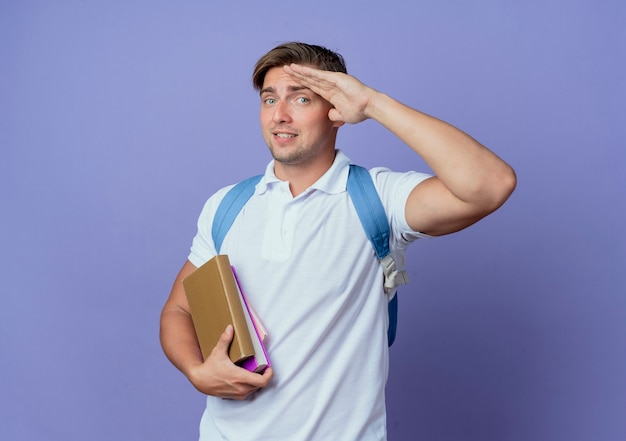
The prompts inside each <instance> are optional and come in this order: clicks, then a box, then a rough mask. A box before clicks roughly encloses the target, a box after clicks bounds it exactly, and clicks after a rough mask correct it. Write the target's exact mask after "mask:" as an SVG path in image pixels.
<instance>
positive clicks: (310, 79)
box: [283, 64, 376, 124]
mask: <svg viewBox="0 0 626 441" xmlns="http://www.w3.org/2000/svg"><path fill="white" fill-rule="evenodd" d="M283 69H284V71H285V72H286V73H287V74H289V75H290V76H291V77H292V78H294V79H295V80H296V81H298V82H299V83H300V84H301V85H302V86H304V87H307V88H309V89H311V90H312V91H313V92H315V93H316V94H318V95H320V96H321V97H322V98H324V99H325V100H326V101H328V102H330V103H331V104H332V105H333V106H334V108H333V109H331V110H330V111H329V112H328V117H329V118H330V120H331V121H342V122H345V123H349V124H356V123H359V122H361V121H363V120H365V119H367V118H369V117H370V116H371V114H370V112H371V110H372V109H371V107H372V96H373V94H375V93H376V91H375V90H374V89H372V88H370V87H367V86H366V85H365V84H363V83H361V82H360V81H359V80H357V79H356V78H355V77H353V76H350V75H347V74H344V73H341V72H329V71H324V70H319V69H314V68H312V67H308V66H301V65H298V64H291V65H289V66H284V67H283Z"/></svg>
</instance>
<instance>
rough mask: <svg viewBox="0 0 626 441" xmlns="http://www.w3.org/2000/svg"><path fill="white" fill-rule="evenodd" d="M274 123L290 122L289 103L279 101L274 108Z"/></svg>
mask: <svg viewBox="0 0 626 441" xmlns="http://www.w3.org/2000/svg"><path fill="white" fill-rule="evenodd" d="M272 119H273V120H274V122H275V123H284V122H290V121H291V114H290V112H289V103H287V102H285V101H279V102H278V103H276V106H275V107H274V115H273V118H272Z"/></svg>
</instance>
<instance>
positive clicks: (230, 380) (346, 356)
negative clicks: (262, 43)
mask: <svg viewBox="0 0 626 441" xmlns="http://www.w3.org/2000/svg"><path fill="white" fill-rule="evenodd" d="M253 83H254V86H255V88H256V89H258V90H259V91H260V96H261V110H260V116H261V128H262V132H263V137H264V138H265V141H266V143H267V145H268V147H269V149H270V152H271V154H272V156H273V158H274V159H273V161H272V162H270V163H269V165H268V166H267V168H266V171H265V175H264V177H263V178H262V179H261V181H260V183H259V184H258V185H257V187H256V190H255V193H254V195H253V196H252V197H251V199H250V200H249V201H248V202H247V204H246V205H245V207H244V209H243V210H242V211H241V213H240V214H239V216H238V217H237V219H236V220H235V222H234V223H233V225H232V227H231V229H230V230H229V233H228V234H227V236H226V238H225V240H224V242H223V245H222V248H221V250H220V253H222V254H228V255H229V258H230V260H231V263H232V264H233V265H234V266H235V267H236V268H237V274H238V276H239V279H240V281H241V283H242V285H243V286H244V289H245V291H246V293H247V296H248V297H249V300H250V302H251V303H252V304H253V305H254V308H255V309H256V311H257V313H258V314H259V316H260V317H262V320H263V323H264V324H265V326H266V328H267V329H268V331H269V334H270V337H269V341H268V345H267V346H268V352H269V356H270V359H271V360H272V366H273V367H272V368H269V369H267V370H266V371H265V373H264V374H262V375H260V374H254V373H250V372H248V371H246V370H244V369H242V368H239V367H237V366H235V365H234V364H233V363H232V362H231V361H230V359H229V358H228V355H227V350H228V346H229V343H230V341H231V340H232V336H233V331H232V328H231V327H230V326H229V327H228V328H227V329H226V330H225V331H224V333H223V334H222V336H221V339H220V340H219V341H218V342H217V344H216V346H215V348H214V349H213V352H212V353H211V355H210V356H209V357H208V358H207V359H206V360H204V361H203V359H202V356H201V353H200V350H199V348H198V342H197V340H196V336H195V333H194V328H193V324H192V321H191V317H190V314H189V305H188V303H187V300H186V298H185V293H184V289H183V286H182V283H181V281H182V279H183V278H185V277H186V276H187V275H189V274H190V273H191V272H192V271H193V270H194V269H195V268H197V267H198V266H200V265H202V264H203V263H204V262H206V261H207V260H209V259H210V258H211V257H213V256H214V255H215V254H216V250H215V246H214V244H213V240H212V238H211V225H212V221H213V216H214V214H215V210H216V208H217V206H218V204H219V202H220V201H221V199H222V198H223V197H224V195H225V193H226V191H227V190H228V189H229V188H230V187H226V188H223V189H222V190H220V191H218V192H217V193H216V194H214V195H213V196H211V198H210V199H209V200H208V201H207V203H206V204H205V206H204V209H203V211H202V213H201V215H200V218H199V221H198V233H197V235H196V237H195V238H194V240H193V244H192V247H191V253H190V254H189V257H188V260H187V262H186V263H185V264H184V266H183V267H182V269H181V271H180V273H179V274H178V277H177V278H176V281H175V282H174V286H173V288H172V292H171V294H170V297H169V299H168V300H167V303H166V304H165V306H164V308H163V312H162V316H161V343H162V346H163V350H164V351H165V354H166V355H167V357H168V358H169V359H170V360H171V362H172V363H173V364H174V365H175V366H176V367H177V368H178V369H180V370H181V371H182V372H183V373H184V374H185V376H186V377H187V378H188V379H189V381H190V382H191V383H192V384H193V385H194V386H195V387H196V388H197V389H198V390H199V391H200V392H202V393H204V394H206V395H208V397H207V407H206V410H205V412H204V415H203V417H202V421H201V424H200V439H201V440H290V441H296V440H342V441H350V440H359V441H362V440H377V441H379V440H385V439H386V415H385V397H384V389H385V383H386V380H387V371H388V349H387V335H386V329H387V320H388V317H387V307H386V305H387V296H386V295H385V292H384V289H383V274H382V270H381V267H380V264H379V262H378V260H377V259H376V256H375V254H374V252H373V249H372V246H371V244H370V243H369V241H368V239H367V237H366V236H365V234H364V231H363V228H362V226H361V224H360V222H359V219H358V216H357V213H356V211H355V209H354V206H353V205H352V203H351V201H350V197H349V195H348V193H347V192H346V182H347V176H348V167H349V164H350V160H349V159H348V158H347V157H346V156H345V154H344V153H342V152H341V151H339V150H336V149H335V139H336V136H337V130H338V128H339V127H340V126H342V125H343V124H345V123H349V124H356V123H359V122H361V121H363V120H365V119H373V120H375V121H377V122H378V123H380V124H382V125H383V126H384V127H386V128H387V129H388V130H389V131H391V132H392V133H393V134H395V135H396V136H397V137H398V138H400V139H401V140H402V141H404V143H405V144H406V145H408V146H409V147H410V148H411V149H413V150H414V151H415V153H416V154H417V155H419V156H421V157H422V158H423V159H424V160H425V161H426V162H427V163H428V165H429V166H430V167H431V168H432V170H433V171H434V173H435V176H427V175H424V174H420V173H416V172H408V173H395V172H391V171H390V170H387V169H384V168H376V169H373V170H371V171H370V175H371V176H372V178H373V181H374V183H375V185H376V188H377V191H378V193H379V195H380V198H381V200H382V202H383V205H384V207H385V211H386V214H387V217H388V220H389V224H390V226H391V239H390V245H391V248H392V253H393V255H394V257H395V260H396V262H399V263H400V264H401V265H402V264H403V263H404V252H405V250H406V247H407V246H408V245H409V244H410V243H411V242H412V241H414V240H415V239H417V238H420V237H426V236H439V235H444V234H448V233H452V232H455V231H458V230H461V229H463V228H465V227H467V226H469V225H471V224H473V223H474V222H476V221H478V220H479V219H481V218H482V217H484V216H486V215H488V214H489V213H491V212H493V211H494V210H496V209H497V208H498V207H500V205H502V204H503V203H504V201H505V200H506V199H507V198H508V197H509V195H510V194H511V192H512V191H513V189H514V187H515V185H516V178H515V174H514V172H513V170H512V169H511V168H510V167H509V166H508V165H507V164H505V163H504V162H503V161H502V160H500V159H499V158H498V157H497V156H496V155H494V154H493V153H492V152H490V151H489V150H487V149H486V148H485V147H483V146H482V145H480V144H479V143H478V142H477V141H475V140H474V139H472V138H471V137H470V136H468V135H466V134H465V133H463V132H461V131H460V130H458V129H456V128H454V127H452V126H451V125H449V124H447V123H445V122H443V121H440V120H437V119H435V118H433V117H431V116H428V115H426V114H423V113H421V112H419V111H417V110H414V109H411V108H409V107H407V106H405V105H403V104H401V103H399V102H398V101H396V100H394V99H393V98H391V97H389V96H387V95H385V94H383V93H381V92H378V91H376V90H374V89H372V88H370V87H367V86H366V85H364V84H362V83H361V82H359V81H358V80H357V79H356V78H354V77H352V76H349V75H348V74H347V73H346V69H345V65H344V63H343V59H342V58H341V56H340V55H338V54H336V53H334V52H332V51H330V50H328V49H325V48H323V47H320V46H314V45H308V44H302V43H289V44H284V45H281V46H278V47H276V48H274V49H272V50H271V51H270V52H268V53H267V54H266V55H264V56H263V57H262V58H261V59H260V60H259V61H258V63H257V65H256V68H255V71H254V75H253ZM379 148H385V147H384V146H381V147H379Z"/></svg>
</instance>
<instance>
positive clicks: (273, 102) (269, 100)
mask: <svg viewBox="0 0 626 441" xmlns="http://www.w3.org/2000/svg"><path fill="white" fill-rule="evenodd" d="M275 103H276V100H275V99H274V98H265V99H264V100H263V104H266V105H270V106H271V105H272V104H275Z"/></svg>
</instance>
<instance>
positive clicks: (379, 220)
mask: <svg viewBox="0 0 626 441" xmlns="http://www.w3.org/2000/svg"><path fill="white" fill-rule="evenodd" d="M347 188H348V193H349V194H350V198H351V199H352V203H353V204H354V207H355V208H356V212H357V214H358V216H359V220H360V221H361V224H362V225H363V229H364V230H365V234H366V235H367V237H368V239H369V240H370V242H371V243H372V246H373V247H374V250H375V251H376V257H378V260H379V261H380V262H381V265H382V267H383V273H384V275H385V292H387V293H389V292H391V291H392V290H393V289H394V288H395V287H396V286H398V285H403V284H406V283H407V282H408V277H407V276H406V273H405V272H404V271H398V270H397V269H396V263H395V261H394V260H393V257H392V256H391V250H390V249H389V237H390V235H391V230H390V228H389V221H388V220H387V215H386V213H385V207H383V204H382V202H381V200H380V196H378V192H377V191H376V187H375V186H374V182H373V180H372V177H371V175H370V173H369V171H368V170H367V169H365V168H363V167H360V166H358V165H354V164H351V165H350V174H349V175H348V185H347ZM387 308H388V313H389V327H388V328H387V343H388V344H389V346H391V345H392V344H393V342H394V340H395V338H396V329H397V326H398V296H397V294H396V295H394V296H393V297H392V298H391V300H390V301H389V303H388V305H387Z"/></svg>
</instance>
